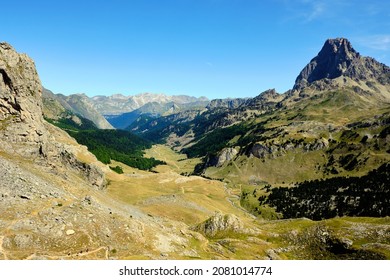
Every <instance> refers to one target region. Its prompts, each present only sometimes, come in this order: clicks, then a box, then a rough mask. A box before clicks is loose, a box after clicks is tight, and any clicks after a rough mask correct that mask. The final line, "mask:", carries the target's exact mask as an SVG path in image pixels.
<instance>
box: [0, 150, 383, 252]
mask: <svg viewBox="0 0 390 280" xmlns="http://www.w3.org/2000/svg"><path fill="white" fill-rule="evenodd" d="M146 156H147V157H155V158H156V159H160V160H163V161H165V162H166V163H167V164H166V165H159V166H157V167H156V168H155V169H154V170H153V171H152V172H148V171H141V170H138V169H134V168H130V167H128V166H126V165H124V164H122V163H119V162H113V163H112V164H111V165H112V166H116V165H119V166H121V167H122V169H123V171H124V173H123V174H117V173H115V172H113V171H111V170H110V169H109V168H107V167H103V168H104V170H105V173H106V177H107V179H108V187H107V188H106V189H105V190H94V189H91V188H90V187H88V186H83V185H82V183H80V185H81V186H78V187H77V188H76V187H75V186H71V185H70V184H67V183H66V181H67V180H68V181H72V182H78V179H77V178H71V180H70V178H65V177H64V178H63V179H61V180H60V179H56V178H58V176H57V175H55V174H46V175H44V176H42V175H38V174H42V172H43V171H44V170H39V168H38V167H34V168H32V166H33V165H32V164H31V163H29V162H24V161H22V160H21V161H20V163H19V165H18V166H17V165H15V164H11V163H10V161H9V158H7V157H9V155H8V156H7V155H5V154H2V155H0V163H1V164H2V165H3V166H2V167H3V168H2V170H8V171H7V172H8V173H10V174H3V176H4V177H3V178H11V177H12V176H16V177H14V178H19V177H20V178H21V179H20V185H23V184H24V183H23V180H24V181H26V180H27V181H29V183H31V182H34V187H33V189H34V191H31V190H28V192H27V193H28V194H26V195H23V194H19V193H15V192H14V190H12V184H10V182H7V181H6V180H2V181H1V182H0V191H1V194H0V202H1V204H0V211H1V213H2V215H1V217H0V259H390V219H389V218H388V217H387V218H350V217H342V218H334V219H329V220H324V221H311V220H309V219H291V220H273V221H267V220H263V219H259V218H256V217H254V216H252V215H251V214H250V213H248V212H247V211H246V210H245V209H243V208H242V207H241V206H240V203H239V195H240V190H239V189H235V188H234V187H232V186H230V185H227V184H225V183H224V182H221V181H218V180H209V179H206V178H202V177H199V176H187V174H189V173H190V172H191V171H192V170H193V167H194V165H195V164H196V163H198V161H197V160H196V159H187V158H186V157H185V156H184V155H181V154H177V153H175V152H174V151H172V150H171V149H170V148H168V147H166V146H162V145H156V146H153V148H152V149H150V150H148V151H147V152H146ZM79 158H83V154H82V153H80V154H79ZM84 160H85V161H90V160H92V159H91V158H88V157H87V156H86V154H84ZM18 174H19V175H18ZM181 174H183V175H181ZM63 175H64V176H67V175H66V172H65V173H64V174H63ZM17 176H19V177H17ZM68 176H73V175H71V174H69V175H68ZM42 177H43V178H44V180H43V179H41V178H42ZM46 182H51V184H49V183H46ZM10 186H11V187H10ZM25 187H26V188H28V184H26V186H25ZM53 190H54V191H53ZM30 193H31V195H30ZM11 196H14V197H17V203H15V202H13V201H12V200H10V197H11Z"/></svg>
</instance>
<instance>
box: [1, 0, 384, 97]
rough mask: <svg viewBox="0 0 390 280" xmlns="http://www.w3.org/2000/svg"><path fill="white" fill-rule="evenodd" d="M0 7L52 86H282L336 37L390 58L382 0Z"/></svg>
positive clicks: (8, 30)
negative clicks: (325, 44)
mask: <svg viewBox="0 0 390 280" xmlns="http://www.w3.org/2000/svg"><path fill="white" fill-rule="evenodd" d="M1 10H2V15H1V28H0V41H6V42H9V43H10V44H12V45H13V46H14V47H15V48H16V50H17V51H19V52H23V53H27V54H28V55H29V56H30V57H32V58H33V59H34V61H35V63H36V66H37V69H38V72H39V75H40V78H41V81H42V84H43V85H44V86H45V87H47V88H48V89H51V90H52V91H54V92H55V93H63V94H71V93H86V94H87V95H89V96H94V95H111V94H114V93H122V94H125V95H133V94H137V93H142V92H152V93H166V94H170V95H174V94H188V95H193V96H207V97H209V98H224V97H249V96H255V95H257V94H259V93H260V92H262V91H264V90H266V89H269V88H276V90H277V91H278V92H281V93H282V92H284V91H286V90H288V89H290V88H292V86H293V84H294V80H295V78H296V76H297V75H298V74H299V72H300V71H301V70H302V68H303V67H304V66H305V65H306V64H307V63H308V62H309V61H310V59H311V58H313V57H314V56H315V55H316V54H317V53H318V52H319V50H320V49H321V47H322V45H323V43H324V41H325V40H326V39H327V38H336V37H346V38H348V39H349V40H350V41H351V42H352V45H353V47H354V48H355V49H356V50H357V51H358V52H360V53H361V54H362V55H366V56H372V57H374V58H376V59H377V60H379V61H380V62H382V63H385V64H387V65H390V1H383V0H370V1H352V0H337V1H336V0H328V1H325V0H275V1H271V0H128V1H125V0H110V1H108V0H104V1H102V0H94V1H92V0H91V1H90V0H85V1H83V0H77V1H75V0H66V1H62V0H59V1H39V0H36V1H31V0H30V1H18V0H15V1H5V3H2V5H1Z"/></svg>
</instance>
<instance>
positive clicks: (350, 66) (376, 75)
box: [293, 38, 390, 90]
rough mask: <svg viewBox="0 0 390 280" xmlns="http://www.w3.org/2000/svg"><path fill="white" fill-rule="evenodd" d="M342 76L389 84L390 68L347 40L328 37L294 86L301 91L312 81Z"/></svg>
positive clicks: (355, 79)
mask: <svg viewBox="0 0 390 280" xmlns="http://www.w3.org/2000/svg"><path fill="white" fill-rule="evenodd" d="M341 76H343V77H348V78H351V79H352V80H354V81H375V82H378V83H379V84H381V85H386V84H389V83H390V68H389V67H387V66H386V65H384V64H382V63H379V62H377V61H376V60H375V59H373V58H370V57H363V56H361V55H360V54H359V53H358V52H356V51H355V49H354V48H353V47H352V45H351V43H350V42H349V41H348V40H347V39H344V38H337V39H328V40H327V41H326V42H325V44H324V46H323V47H322V49H321V51H320V52H319V53H318V55H317V56H316V57H314V58H313V59H312V60H311V61H310V63H309V64H307V65H306V67H305V68H304V69H303V70H302V71H301V73H300V74H299V75H298V77H297V79H296V81H295V85H294V88H293V89H295V90H300V89H303V88H304V87H306V86H308V85H310V84H311V83H313V82H316V81H319V80H323V79H336V78H338V77H341Z"/></svg>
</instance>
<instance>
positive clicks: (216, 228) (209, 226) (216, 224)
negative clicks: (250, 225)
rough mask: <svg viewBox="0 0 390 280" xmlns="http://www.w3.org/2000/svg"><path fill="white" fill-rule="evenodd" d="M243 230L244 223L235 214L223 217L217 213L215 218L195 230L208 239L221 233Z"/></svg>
mask: <svg viewBox="0 0 390 280" xmlns="http://www.w3.org/2000/svg"><path fill="white" fill-rule="evenodd" d="M243 228H244V226H243V223H242V222H241V220H240V219H239V218H238V217H237V216H235V215H233V214H226V215H222V214H221V213H219V212H217V213H215V215H214V216H212V217H210V218H209V219H207V220H206V221H204V222H203V223H201V224H199V225H197V226H196V227H195V228H194V230H196V231H198V232H201V233H203V234H204V235H206V236H208V237H214V236H216V235H218V234H221V233H222V234H223V233H229V232H241V231H243Z"/></svg>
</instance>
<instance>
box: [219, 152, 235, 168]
mask: <svg viewBox="0 0 390 280" xmlns="http://www.w3.org/2000/svg"><path fill="white" fill-rule="evenodd" d="M237 154H238V151H237V150H236V149H235V148H225V149H223V150H222V151H221V152H220V153H219V154H218V159H217V165H216V166H217V167H220V166H222V165H223V164H224V163H225V162H227V161H231V160H232V159H234V157H235V156H236V155H237Z"/></svg>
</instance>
